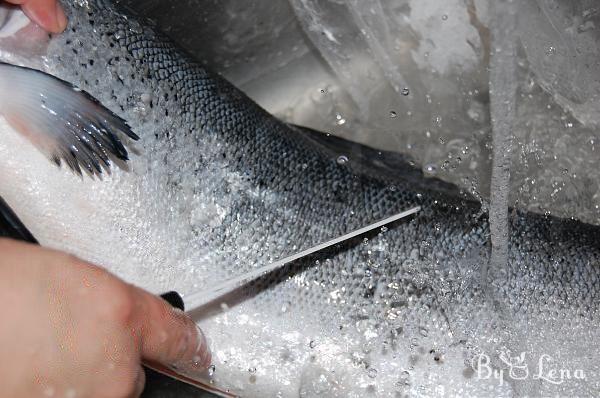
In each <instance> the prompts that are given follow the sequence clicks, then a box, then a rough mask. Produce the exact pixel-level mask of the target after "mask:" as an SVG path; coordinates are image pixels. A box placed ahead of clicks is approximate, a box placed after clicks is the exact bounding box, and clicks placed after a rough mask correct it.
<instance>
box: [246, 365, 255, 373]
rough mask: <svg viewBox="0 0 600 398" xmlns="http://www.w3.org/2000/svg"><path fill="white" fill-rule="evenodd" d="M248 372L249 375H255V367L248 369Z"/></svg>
mask: <svg viewBox="0 0 600 398" xmlns="http://www.w3.org/2000/svg"><path fill="white" fill-rule="evenodd" d="M248 372H250V373H256V367H255V366H253V367H251V368H249V369H248Z"/></svg>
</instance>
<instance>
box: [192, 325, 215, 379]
mask: <svg viewBox="0 0 600 398" xmlns="http://www.w3.org/2000/svg"><path fill="white" fill-rule="evenodd" d="M196 331H197V334H196V336H197V337H196V338H197V339H198V346H197V348H196V353H195V354H194V357H193V358H192V364H193V365H194V367H196V368H199V369H202V370H204V369H206V368H208V367H209V366H210V362H211V360H212V356H211V355H210V348H209V343H208V339H207V338H206V336H205V335H204V332H202V329H200V328H199V327H198V326H196Z"/></svg>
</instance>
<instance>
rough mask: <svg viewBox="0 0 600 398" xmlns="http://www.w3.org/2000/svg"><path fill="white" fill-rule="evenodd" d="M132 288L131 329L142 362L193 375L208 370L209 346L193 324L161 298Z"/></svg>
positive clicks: (209, 359) (181, 312) (209, 360)
mask: <svg viewBox="0 0 600 398" xmlns="http://www.w3.org/2000/svg"><path fill="white" fill-rule="evenodd" d="M132 288H133V290H134V300H135V303H136V311H135V312H136V315H135V316H134V317H133V322H134V324H133V328H134V332H135V333H136V335H138V336H139V337H140V350H141V356H142V359H144V360H148V361H152V362H158V363H161V364H163V365H171V366H175V367H176V368H177V369H181V370H186V371H192V372H194V371H202V370H204V369H206V368H208V367H209V365H210V362H211V355H210V352H209V349H208V343H207V340H206V338H205V337H204V334H203V333H202V331H201V330H200V329H199V328H198V327H197V326H196V324H195V323H194V322H193V321H192V320H191V319H190V318H189V317H188V316H187V315H185V313H184V312H183V311H181V310H179V309H177V308H173V307H172V306H171V305H170V304H169V303H167V302H166V301H165V300H163V299H161V298H160V297H157V296H154V295H152V294H150V293H148V292H146V291H144V290H142V289H139V288H137V287H134V286H132Z"/></svg>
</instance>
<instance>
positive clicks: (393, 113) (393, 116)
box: [390, 111, 398, 119]
mask: <svg viewBox="0 0 600 398" xmlns="http://www.w3.org/2000/svg"><path fill="white" fill-rule="evenodd" d="M396 116H398V114H397V113H396V111H390V117H391V118H392V119H393V118H395V117H396Z"/></svg>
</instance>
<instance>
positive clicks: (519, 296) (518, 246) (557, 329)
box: [0, 0, 600, 397]
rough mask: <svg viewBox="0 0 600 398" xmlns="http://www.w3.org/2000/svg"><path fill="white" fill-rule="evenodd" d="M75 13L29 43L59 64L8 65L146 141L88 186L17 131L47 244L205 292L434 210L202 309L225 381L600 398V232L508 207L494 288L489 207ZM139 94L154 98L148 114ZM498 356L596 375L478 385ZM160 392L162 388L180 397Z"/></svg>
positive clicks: (107, 8) (359, 390) (151, 285)
mask: <svg viewBox="0 0 600 398" xmlns="http://www.w3.org/2000/svg"><path fill="white" fill-rule="evenodd" d="M64 5H65V7H66V8H67V13H68V15H69V20H70V25H69V28H68V30H67V31H66V33H65V34H63V35H59V36H55V37H53V38H52V39H50V40H49V42H48V43H46V44H44V45H43V46H39V45H36V46H31V47H28V48H36V49H37V50H38V51H39V49H40V48H42V47H43V48H45V50H44V51H43V56H44V57H45V58H43V59H36V58H35V57H27V56H24V55H26V54H18V53H17V55H15V56H9V55H8V54H7V50H6V49H7V47H6V46H3V45H4V43H6V42H5V41H3V40H0V60H3V61H8V62H10V61H13V62H15V61H18V62H19V63H22V64H26V65H25V66H31V67H36V68H40V69H42V70H44V71H46V72H48V73H50V74H52V75H55V76H57V77H59V78H61V79H63V80H66V81H68V82H70V83H72V84H74V85H76V86H78V87H81V88H82V89H84V90H86V91H88V92H89V93H90V94H91V95H93V96H94V97H96V98H97V99H99V100H100V101H101V102H102V104H104V105H105V106H107V107H108V108H109V109H111V110H112V111H113V112H115V113H116V114H117V115H119V116H120V117H122V118H123V119H124V120H126V121H127V122H128V123H129V124H130V126H131V127H132V130H133V131H134V132H135V133H136V134H137V135H139V136H140V142H139V143H131V142H130V143H129V149H130V152H131V153H132V155H131V158H130V162H129V165H130V170H120V169H116V170H114V171H113V174H112V175H111V176H110V178H106V179H105V180H104V181H88V180H84V181H82V180H81V179H80V178H78V177H76V176H74V175H72V173H69V172H68V171H67V170H60V169H58V168H56V167H55V166H54V165H52V164H51V163H50V162H48V160H47V159H45V158H44V157H43V156H41V155H39V154H37V153H36V152H35V150H34V149H33V148H29V147H28V146H26V144H25V143H24V141H23V140H20V139H19V137H18V136H16V135H15V134H12V135H11V134H10V133H6V134H4V131H2V133H3V138H2V140H0V196H2V197H4V198H5V199H6V201H7V202H8V204H9V205H10V206H11V207H12V208H13V209H14V210H15V212H16V213H17V214H18V215H19V217H21V219H22V220H23V221H24V223H25V224H26V225H27V226H28V227H29V228H30V229H31V230H32V232H33V234H34V236H36V237H37V238H38V240H40V242H41V243H42V244H44V245H47V246H51V247H55V248H59V249H63V250H67V251H70V252H72V253H75V254H77V255H80V256H82V257H83V258H85V259H87V260H90V261H94V262H97V263H99V264H101V265H104V266H106V267H107V268H109V269H111V270H112V271H113V272H115V273H117V274H118V275H120V276H122V277H124V278H125V279H127V280H128V281H131V282H134V283H137V284H139V285H141V286H143V287H145V288H148V289H150V290H152V291H154V292H157V293H158V292H161V291H166V290H171V289H173V288H178V289H179V290H181V291H183V292H191V291H194V289H197V288H201V287H202V286H204V285H209V284H211V283H216V282H218V281H219V280H222V279H223V278H225V277H227V276H230V275H235V274H238V273H240V272H243V271H245V270H248V269H249V268H250V267H251V266H252V265H253V264H257V263H260V262H262V261H268V260H269V259H272V258H279V257H283V256H285V255H287V254H291V253H293V252H295V251H297V250H300V249H302V248H305V247H308V246H311V245H313V244H315V243H317V242H319V241H322V240H325V239H328V238H331V237H334V236H337V235H340V234H342V233H344V232H347V231H349V230H352V229H354V228H357V227H360V226H362V225H364V224H367V223H369V222H372V221H373V220H376V219H379V218H383V217H385V216H388V215H390V214H393V213H395V212H398V211H400V210H404V209H407V208H409V207H411V206H414V205H420V206H421V207H422V208H423V210H422V212H421V213H419V215H417V216H416V217H415V218H414V219H413V220H411V221H410V222H402V223H399V224H398V225H396V226H394V227H393V228H390V229H389V230H388V231H387V232H385V233H382V234H380V235H377V236H372V237H371V239H369V240H368V241H366V242H361V241H359V242H350V243H351V244H350V245H349V246H344V247H342V248H341V249H340V250H339V251H337V252H332V253H327V256H326V257H325V259H323V258H319V260H320V263H319V265H315V264H314V262H315V261H316V259H315V258H313V259H311V261H310V262H309V261H306V262H299V263H295V264H293V265H292V266H290V267H288V268H286V269H285V270H282V271H281V272H280V273H276V274H273V275H269V276H268V277H266V278H263V279H262V280H260V281H257V282H256V283H255V284H253V285H252V286H251V287H250V288H249V289H247V290H246V291H243V292H239V296H238V297H236V298H235V300H232V301H231V302H230V308H229V310H227V311H222V310H220V309H219V308H216V309H213V311H207V312H206V313H204V314H201V316H200V317H199V322H200V325H201V326H202V327H203V328H204V330H205V331H206V332H207V335H208V336H209V338H210V339H211V340H212V349H213V353H214V354H215V355H214V357H215V366H216V371H215V373H214V375H213V378H214V380H215V383H216V384H217V385H221V386H224V387H228V388H232V389H234V390H240V391H241V392H242V393H243V394H244V396H275V395H277V394H278V393H280V395H281V396H285V397H287V396H308V397H310V396H364V395H365V394H371V395H373V396H396V394H397V393H398V394H408V395H411V396H416V395H420V396H436V395H438V392H439V391H438V390H436V389H437V388H439V387H440V386H442V387H444V389H445V390H444V392H445V393H446V394H448V395H450V394H452V393H454V394H462V395H479V396H481V395H483V394H484V393H485V394H487V393H488V392H490V391H492V392H493V394H494V395H499V396H511V395H517V396H518V395H525V394H530V395H536V394H538V393H539V394H550V393H561V394H564V395H586V394H590V395H591V394H592V393H593V392H594V391H596V390H595V389H596V388H597V386H598V382H599V369H598V365H597V364H596V362H597V361H596V360H595V358H593V356H592V357H590V355H589V353H588V351H589V347H593V344H594V343H598V342H599V341H600V339H599V335H598V332H597V331H595V330H594V329H595V328H594V327H593V326H595V325H597V324H598V305H599V304H598V303H599V300H598V299H599V294H600V293H599V292H600V286H599V278H598V274H599V267H598V259H599V258H600V251H599V247H598V242H600V239H599V238H600V234H599V232H598V228H595V227H591V226H587V225H584V224H580V223H576V222H571V221H565V220H559V219H555V218H552V217H540V216H535V215H531V214H526V213H522V212H513V214H512V215H511V236H510V242H509V243H510V252H509V264H508V265H507V267H506V269H504V270H492V271H493V272H492V273H491V277H492V278H493V280H492V283H491V285H490V287H489V289H487V290H484V289H482V288H481V285H480V282H481V281H480V280H479V277H478V270H479V267H480V265H481V264H482V263H484V262H486V261H487V260H488V236H489V227H488V225H487V221H486V217H485V216H482V215H481V214H480V213H479V208H478V206H476V205H474V204H472V203H470V202H466V201H462V202H461V200H460V199H456V198H455V197H452V196H447V195H445V194H440V193H432V192H418V190H417V189H415V187H418V186H419V185H427V182H426V181H421V182H422V184H418V183H419V181H415V180H414V178H413V179H409V180H408V182H407V180H402V178H401V177H402V175H399V178H397V179H393V180H392V179H389V178H388V179H387V180H382V179H377V178H374V177H373V176H372V173H371V174H369V173H366V172H365V173H363V174H358V175H357V173H356V172H357V169H356V168H354V169H351V167H357V166H356V165H354V164H353V160H352V159H353V157H352V156H349V158H350V162H349V164H346V165H340V164H338V162H336V159H335V157H332V156H326V155H325V154H326V151H323V150H322V149H323V147H320V146H319V145H320V144H319V142H318V140H317V142H315V140H312V139H309V138H307V136H306V135H303V134H301V133H300V132H298V131H297V130H296V129H294V128H291V127H290V126H287V125H286V124H284V123H282V122H280V121H278V120H276V119H274V118H273V117H271V116H270V115H268V114H267V113H266V112H265V111H263V110H262V109H260V108H259V107H258V106H256V105H255V104H254V103H253V102H252V101H250V100H249V99H248V98H247V97H246V96H245V95H243V94H242V93H241V92H239V91H238V90H237V89H235V88H234V87H233V86H231V85H230V84H228V83H227V82H225V81H224V80H222V79H221V78H219V77H218V76H216V75H214V74H211V73H210V72H209V71H206V70H205V69H204V68H203V67H202V66H201V64H199V63H196V62H195V61H194V60H192V59H190V58H189V57H188V56H187V55H186V54H184V53H182V52H180V51H179V50H178V49H177V48H176V47H174V46H173V45H172V44H171V43H170V42H169V41H168V39H166V38H165V37H164V36H163V35H161V34H160V33H157V32H155V31H154V30H153V28H152V27H151V26H150V25H147V24H146V23H145V22H140V21H137V20H136V18H135V17H134V16H132V15H127V14H123V12H124V10H119V9H118V8H117V6H116V5H112V4H111V3H110V2H108V1H99V0H87V1H76V2H69V3H64ZM123 15H127V17H126V18H124V17H123ZM90 59H93V60H94V63H93V65H90V62H89V60H90ZM83 65H86V66H85V67H84V66H83ZM144 95H146V96H150V97H151V101H153V102H154V101H155V103H153V106H152V107H150V106H149V105H147V104H144V105H143V106H142V105H140V103H144V101H143V100H142V99H141V98H142V97H143V96H144ZM167 112H168V114H167ZM4 127H5V126H4V125H2V124H1V123H0V129H2V130H3V129H4ZM15 147H17V148H19V151H18V152H19V153H18V154H14V153H13V152H15V151H14V148H15ZM354 150H355V151H358V152H361V153H368V152H369V149H367V148H362V147H358V146H357V147H355V149H354ZM387 155H389V156H392V155H390V154H386V156H387ZM358 169H360V167H358ZM405 171H406V174H409V175H412V176H414V172H413V171H411V170H410V169H407V170H405ZM409 172H410V173H409ZM398 174H401V172H399V173H398ZM387 177H389V176H387ZM107 248H110V250H107ZM488 296H491V298H492V300H489V299H488V298H487V297H488ZM234 304H235V305H234ZM532 331H534V332H532ZM503 347H507V348H509V349H510V351H511V353H513V354H515V353H519V352H521V351H525V352H527V353H528V356H527V358H526V360H527V361H529V362H528V363H529V364H530V365H531V366H532V367H533V366H534V365H536V363H537V362H536V361H537V358H538V357H539V356H540V355H541V354H543V353H546V354H549V355H552V356H554V357H555V359H556V360H557V361H559V362H561V363H563V364H564V366H573V367H577V366H581V367H584V368H585V370H586V371H587V372H588V373H587V379H586V381H585V382H580V381H576V382H573V381H570V382H566V383H563V384H561V385H554V384H551V383H541V382H539V381H536V380H532V379H529V380H522V381H517V380H510V381H508V382H507V383H505V384H503V385H501V386H500V385H498V383H497V382H496V381H494V380H477V378H476V377H474V376H473V373H472V370H469V369H470V366H469V363H468V362H469V360H470V359H471V358H472V357H474V356H475V355H476V354H477V353H479V352H485V353H489V355H490V356H491V360H492V361H493V362H492V363H493V364H494V365H495V366H497V367H500V366H501V365H502V362H501V358H500V356H499V355H498V354H497V353H498V352H500V351H502V349H503ZM548 350H549V351H551V352H545V351H548ZM436 355H440V357H441V360H440V358H438V360H436V359H435V357H436ZM465 362H467V363H465ZM250 369H254V371H250ZM372 369H376V370H377V371H376V374H375V377H372V376H373V374H374V373H373V371H372ZM404 372H407V373H406V374H405V373H404ZM469 372H471V373H469ZM469 375H470V376H469ZM323 380H325V381H324V382H323ZM153 387H154V389H153V390H152V391H147V393H146V395H147V396H156V397H159V396H161V397H162V396H169V395H171V396H177V391H173V390H168V388H167V389H166V390H161V388H160V386H156V385H154V386H153Z"/></svg>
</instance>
